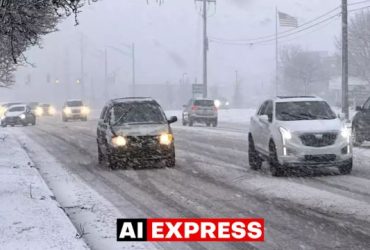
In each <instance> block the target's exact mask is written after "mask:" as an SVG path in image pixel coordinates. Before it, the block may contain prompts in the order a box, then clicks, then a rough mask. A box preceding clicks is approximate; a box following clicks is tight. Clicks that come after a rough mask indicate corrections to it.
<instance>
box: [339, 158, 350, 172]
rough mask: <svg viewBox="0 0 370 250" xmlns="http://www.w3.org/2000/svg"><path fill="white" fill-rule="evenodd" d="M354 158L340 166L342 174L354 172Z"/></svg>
mask: <svg viewBox="0 0 370 250" xmlns="http://www.w3.org/2000/svg"><path fill="white" fill-rule="evenodd" d="M352 165H353V160H352V159H351V160H350V161H349V162H348V163H347V164H345V165H342V166H339V167H338V170H339V173H340V174H344V175H345V174H350V173H351V172H352Z"/></svg>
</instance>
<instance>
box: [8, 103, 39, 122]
mask: <svg viewBox="0 0 370 250" xmlns="http://www.w3.org/2000/svg"><path fill="white" fill-rule="evenodd" d="M28 124H32V125H35V124H36V116H35V115H34V114H33V113H32V112H31V108H30V107H29V106H27V105H24V104H23V105H20V104H19V105H13V106H10V107H9V108H8V109H7V111H6V112H5V114H4V115H3V116H2V117H1V126H3V127H6V126H8V125H10V126H12V127H14V126H15V125H23V126H27V125H28Z"/></svg>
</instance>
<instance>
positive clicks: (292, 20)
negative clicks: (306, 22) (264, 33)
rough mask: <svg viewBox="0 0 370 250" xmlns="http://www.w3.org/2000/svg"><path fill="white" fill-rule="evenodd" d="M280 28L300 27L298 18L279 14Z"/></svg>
mask: <svg viewBox="0 0 370 250" xmlns="http://www.w3.org/2000/svg"><path fill="white" fill-rule="evenodd" d="M279 21H280V26H283V27H295V28H297V27H298V20H297V18H296V17H292V16H290V15H288V14H286V13H283V12H279Z"/></svg>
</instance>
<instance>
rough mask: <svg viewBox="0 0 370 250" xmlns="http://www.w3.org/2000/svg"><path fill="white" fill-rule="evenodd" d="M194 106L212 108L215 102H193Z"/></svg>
mask: <svg viewBox="0 0 370 250" xmlns="http://www.w3.org/2000/svg"><path fill="white" fill-rule="evenodd" d="M194 105H195V106H203V107H213V106H214V105H215V101H213V100H195V101H194Z"/></svg>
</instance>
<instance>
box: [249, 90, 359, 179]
mask: <svg viewBox="0 0 370 250" xmlns="http://www.w3.org/2000/svg"><path fill="white" fill-rule="evenodd" d="M248 140H249V165H250V167H251V168H252V169H255V170H257V169H260V168H261V165H262V161H263V160H267V161H268V162H269V163H270V169H271V173H272V175H273V176H281V175H283V174H284V173H285V171H286V170H287V168H289V167H304V166H309V167H319V168H320V167H338V168H339V171H340V173H341V174H349V173H350V172H351V170H352V142H351V130H350V129H349V128H347V127H346V126H345V125H344V124H343V122H342V121H341V120H340V119H339V118H338V116H337V115H336V114H335V113H334V112H333V111H332V109H331V108H330V106H329V104H328V103H327V102H326V101H324V100H322V99H320V98H317V97H280V98H277V99H275V100H267V101H265V102H264V103H263V104H262V106H261V107H260V108H259V110H258V112H257V114H256V115H255V116H253V117H252V118H251V123H250V132H249V135H248Z"/></svg>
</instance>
